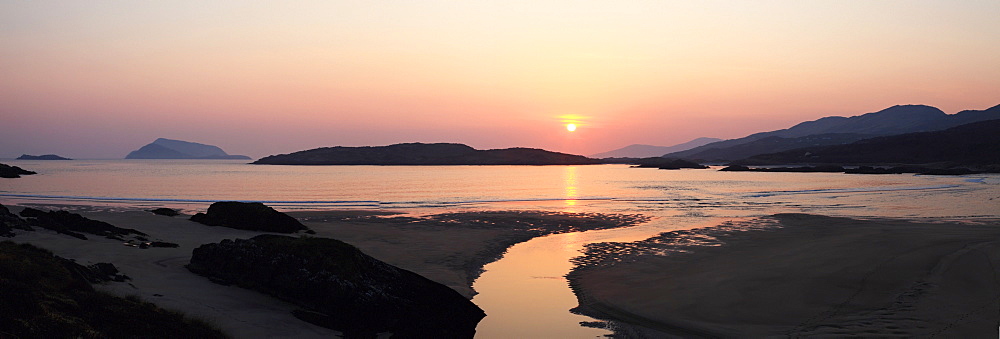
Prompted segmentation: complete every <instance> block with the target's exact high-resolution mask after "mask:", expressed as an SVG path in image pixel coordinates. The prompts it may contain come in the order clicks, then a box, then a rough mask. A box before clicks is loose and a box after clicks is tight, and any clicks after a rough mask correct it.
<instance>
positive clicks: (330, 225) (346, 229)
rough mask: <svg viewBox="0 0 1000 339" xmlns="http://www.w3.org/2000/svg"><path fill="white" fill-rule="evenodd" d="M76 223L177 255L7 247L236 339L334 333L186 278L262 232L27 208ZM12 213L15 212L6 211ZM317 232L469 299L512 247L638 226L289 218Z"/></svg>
mask: <svg viewBox="0 0 1000 339" xmlns="http://www.w3.org/2000/svg"><path fill="white" fill-rule="evenodd" d="M31 207H33V208H39V209H46V210H57V209H65V210H70V211H71V212H74V213H80V214H81V215H83V216H85V217H88V218H91V219H96V220H100V221H104V222H108V223H111V224H112V225H115V226H118V227H125V228H133V229H136V230H139V231H142V232H144V233H147V234H149V238H150V240H159V241H166V242H172V243H176V244H179V245H180V246H179V247H177V248H149V249H139V248H137V247H129V246H124V245H123V242H122V241H118V240H111V239H105V238H101V237H90V239H89V240H81V239H77V238H73V237H70V236H67V235H63V234H57V233H55V232H52V231H49V230H45V229H38V228H36V230H35V231H21V230H17V231H16V233H17V235H16V236H14V237H13V238H10V239H9V240H11V241H14V242H18V243H30V244H33V245H36V246H38V247H42V248H45V249H48V250H51V251H52V252H53V253H54V254H55V255H58V256H61V257H64V258H68V259H73V260H75V261H76V262H77V263H80V264H84V265H89V264H94V263H98V262H110V263H113V264H114V265H115V266H117V267H118V268H119V270H120V271H121V272H122V273H123V274H125V275H127V276H129V277H131V279H132V280H131V281H128V282H124V283H107V284H104V285H99V286H98V288H99V289H102V290H105V291H109V292H112V293H114V294H117V295H121V296H129V295H134V296H138V297H140V298H142V299H144V300H147V301H150V302H153V303H155V304H157V305H158V306H160V307H163V308H166V309H170V310H176V311H181V312H183V313H185V314H187V315H189V316H192V317H195V318H198V319H202V320H206V321H208V322H209V323H211V324H213V325H215V326H217V327H218V328H220V329H221V330H222V331H223V332H225V333H227V334H229V335H231V336H233V337H237V338H243V337H273V338H314V337H331V336H335V335H338V334H339V333H338V332H336V331H333V330H330V329H326V328H322V327H318V326H314V325H311V324H309V323H306V322H303V321H301V320H299V319H297V318H295V317H294V316H292V314H291V311H292V310H294V309H296V306H294V305H292V304H289V303H286V302H283V301H280V300H277V299H275V298H272V297H269V296H266V295H262V294H259V293H257V292H254V291H250V290H246V289H242V288H239V287H235V286H223V285H219V284H215V283H212V282H211V281H209V280H208V279H206V278H204V277H201V276H198V275H195V274H193V273H191V272H189V271H188V270H187V269H186V268H185V267H184V265H186V264H187V263H188V262H189V261H190V258H191V251H192V249H194V248H196V247H198V246H200V245H202V244H206V243H214V242H219V241H221V240H223V239H234V238H250V237H253V236H255V235H258V234H262V233H261V232H253V231H243V230H236V229H230V228H225V227H209V226H205V225H202V224H198V223H195V222H191V221H189V220H187V219H188V217H189V215H179V216H176V217H166V216H160V215H155V214H153V213H150V212H148V211H144V210H139V209H131V208H116V209H109V208H94V207H80V206H35V205H32V206H31ZM8 208H10V209H11V211H12V212H14V213H18V212H20V210H21V209H22V207H20V206H8ZM290 215H293V216H295V217H297V218H299V219H300V220H301V221H302V222H303V223H304V224H305V225H307V226H308V227H310V228H311V229H313V230H315V231H316V234H315V235H312V236H317V237H331V238H336V239H339V240H342V241H344V242H347V243H350V244H352V245H354V246H356V247H358V248H359V249H361V250H362V251H364V252H365V253H367V254H369V255H372V256H374V257H376V258H378V259H380V260H383V261H385V262H388V263H390V264H392V265H395V266H398V267H400V268H403V269H407V270H410V271H413V272H415V273H417V274H420V275H423V276H425V277H427V278H429V279H431V280H434V281H437V282H439V283H442V284H445V285H446V286H449V287H452V288H453V289H455V290H456V291H458V292H459V293H461V294H462V295H465V296H467V297H469V298H471V297H472V295H474V293H475V292H474V291H473V290H472V288H471V283H472V281H473V280H474V279H475V278H476V277H477V276H478V275H479V273H480V272H481V269H482V266H483V265H485V264H486V263H489V262H491V261H493V260H496V259H498V258H499V257H501V256H502V254H503V251H504V250H505V249H506V248H507V247H509V246H511V245H513V244H515V243H518V242H522V241H526V240H528V239H531V238H533V237H536V236H541V235H545V234H552V233H562V232H571V231H580V230H585V229H600V228H613V227H623V226H630V225H634V224H636V223H638V222H642V221H644V220H645V219H644V218H642V217H640V216H625V215H595V214H564V213H548V212H469V213H444V214H437V215H431V216H426V217H419V218H415V217H411V216H405V217H404V216H399V215H397V214H396V213H392V212H384V211H356V210H355V211H325V212H295V213H290Z"/></svg>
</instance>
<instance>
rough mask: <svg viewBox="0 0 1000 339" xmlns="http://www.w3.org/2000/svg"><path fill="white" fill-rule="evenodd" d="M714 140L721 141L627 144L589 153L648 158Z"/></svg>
mask: <svg viewBox="0 0 1000 339" xmlns="http://www.w3.org/2000/svg"><path fill="white" fill-rule="evenodd" d="M716 141H722V139H719V138H704V137H703V138H697V139H694V140H691V141H688V142H685V143H682V144H677V145H673V146H653V145H642V144H633V145H628V146H625V147H622V148H619V149H616V150H613V151H607V152H604V153H597V154H594V155H591V156H590V157H591V158H597V159H601V158H648V157H658V156H662V155H664V154H667V153H673V152H680V151H686V150H689V149H692V148H695V147H698V146H701V145H706V144H710V143H713V142H716Z"/></svg>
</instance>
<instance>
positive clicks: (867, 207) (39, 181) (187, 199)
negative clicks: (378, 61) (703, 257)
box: [0, 160, 1000, 217]
mask: <svg viewBox="0 0 1000 339" xmlns="http://www.w3.org/2000/svg"><path fill="white" fill-rule="evenodd" d="M6 162H7V163H9V164H13V165H17V166H21V167H23V168H26V169H30V170H34V171H36V172H39V173H40V174H38V175H32V176H25V177H23V178H20V179H16V180H2V181H0V202H3V203H17V202H27V201H49V202H61V203H63V202H69V203H80V204H92V205H116V204H120V205H127V206H172V207H179V208H183V209H189V210H203V209H205V208H207V206H208V205H209V204H210V203H211V202H214V201H220V200H239V201H262V202H265V203H267V204H269V205H272V206H276V207H277V208H279V209H284V210H298V209H327V208H362V209H398V210H404V211H406V210H419V211H424V210H437V209H442V208H443V209H473V210H476V209H555V210H566V211H581V212H625V213H634V212H639V213H648V214H653V215H656V216H677V215H691V216H746V215H761V214H769V213H775V212H809V213H820V214H829V215H846V216H890V217H941V216H945V217H983V216H986V217H988V216H998V215H1000V209H998V208H997V207H998V206H1000V200H998V199H1000V194H998V193H997V192H998V190H997V188H998V185H1000V176H997V175H974V176H960V177H947V176H916V175H849V174H833V173H751V172H718V171H715V170H677V171H666V170H655V169H638V168H629V167H628V166H625V165H592V166H270V165H248V164H246V163H245V162H244V161H218V160H213V161H192V160H89V161H88V160H74V161H17V160H14V161H6Z"/></svg>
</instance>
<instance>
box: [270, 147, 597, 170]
mask: <svg viewBox="0 0 1000 339" xmlns="http://www.w3.org/2000/svg"><path fill="white" fill-rule="evenodd" d="M253 163H254V164H264V165H590V164H599V163H601V161H600V160H597V159H591V158H587V157H584V156H580V155H572V154H565V153H558V152H551V151H546V150H541V149H535V148H507V149H492V150H477V149H474V148H472V147H469V146H466V145H463V144H448V143H437V144H424V143H408V144H395V145H389V146H376V147H340V146H338V147H323V148H316V149H311V150H306V151H299V152H295V153H291V154H280V155H272V156H268V157H264V158H261V159H260V160H257V161H254V162H253Z"/></svg>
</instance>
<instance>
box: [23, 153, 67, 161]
mask: <svg viewBox="0 0 1000 339" xmlns="http://www.w3.org/2000/svg"><path fill="white" fill-rule="evenodd" d="M17 160H73V159H70V158H63V157H60V156H58V155H55V154H46V155H28V154H21V156H19V157H17Z"/></svg>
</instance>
